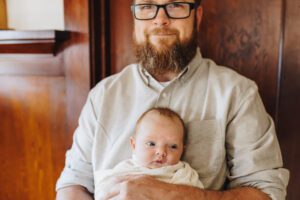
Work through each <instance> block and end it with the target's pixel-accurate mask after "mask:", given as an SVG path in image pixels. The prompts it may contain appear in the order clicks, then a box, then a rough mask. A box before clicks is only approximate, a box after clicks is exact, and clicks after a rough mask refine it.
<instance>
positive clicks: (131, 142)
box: [129, 136, 135, 151]
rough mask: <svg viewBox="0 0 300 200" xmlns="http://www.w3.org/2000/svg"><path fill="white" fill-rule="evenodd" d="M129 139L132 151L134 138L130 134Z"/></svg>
mask: <svg viewBox="0 0 300 200" xmlns="http://www.w3.org/2000/svg"><path fill="white" fill-rule="evenodd" d="M129 141H130V147H131V150H132V151H134V149H135V138H134V137H133V136H131V137H130V140H129Z"/></svg>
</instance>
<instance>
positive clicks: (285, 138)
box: [278, 0, 300, 200]
mask: <svg viewBox="0 0 300 200" xmlns="http://www.w3.org/2000/svg"><path fill="white" fill-rule="evenodd" d="M285 8H286V9H285V21H284V27H285V31H284V46H283V58H282V60H283V63H282V74H281V88H280V97H281V98H280V104H279V126H278V128H279V133H278V135H279V139H280V144H281V147H282V150H283V159H284V162H285V165H286V167H287V168H288V169H289V170H290V172H291V177H290V183H289V187H288V198H287V199H289V200H298V199H300V191H299V185H300V173H299V169H300V160H299V157H300V148H299V144H300V126H299V122H300V103H299V102H300V31H299V27H300V1H298V0H289V1H286V5H285Z"/></svg>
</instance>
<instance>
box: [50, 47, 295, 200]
mask: <svg viewBox="0 0 300 200" xmlns="http://www.w3.org/2000/svg"><path fill="white" fill-rule="evenodd" d="M154 106H160V107H168V108H171V109H172V110H174V111H176V112H177V113H178V114H180V116H181V117H182V118H183V119H184V121H185V123H186V126H187V129H188V142H187V148H186V151H185V154H184V157H183V160H184V161H186V162H188V163H189V164H190V165H191V166H192V167H193V168H194V169H196V170H197V172H198V174H199V177H200V180H201V182H202V183H203V185H204V187H205V188H206V189H214V190H221V189H226V188H234V187H239V186H252V187H256V188H259V189H261V190H262V191H263V192H265V193H267V194H269V195H270V197H271V198H272V199H276V200H277V199H278V200H282V199H285V195H286V186H287V182H288V177H289V173H288V171H287V170H285V169H283V168H282V165H283V164H282V158H281V152H280V148H279V144H278V140H277V137H276V133H275V128H274V123H273V121H272V119H271V118H270V117H269V115H268V114H267V113H266V111H265V108H264V106H263V103H262V101H261V98H260V96H259V94H258V90H257V86H256V85H255V83H254V82H253V81H251V80H249V79H247V78H245V77H243V76H241V75H239V74H237V73H236V72H234V71H232V70H230V69H228V68H225V67H221V66H217V65H216V64H215V63H214V62H213V61H211V60H209V59H204V58H202V57H201V54H200V52H199V51H198V52H197V55H196V56H195V58H194V59H193V60H192V61H191V63H190V64H189V65H188V66H187V67H186V69H185V70H184V71H183V72H182V73H181V74H180V75H179V76H178V77H177V78H175V79H174V80H172V81H171V82H170V83H169V84H168V85H167V86H165V85H162V84H161V83H159V82H157V81H156V80H155V79H154V78H153V77H151V75H149V74H148V73H147V72H145V70H142V68H141V67H140V66H139V65H138V64H132V65H129V66H127V67H126V68H125V69H124V70H123V71H122V72H120V73H118V74H116V75H113V76H111V77H108V78H106V79H104V80H102V81H101V82H100V83H99V84H98V85H97V86H96V87H95V88H93V89H92V90H91V92H90V94H89V96H88V99H87V102H86V104H85V106H84V108H83V110H82V113H81V116H80V119H79V126H78V128H77V129H76V131H75V134H74V141H73V145H72V148H71V149H70V150H69V151H68V152H67V154H66V165H65V168H64V170H63V172H62V174H61V177H60V178H59V180H58V182H57V186H56V187H57V189H59V188H62V187H65V186H70V185H82V186H84V187H86V188H87V189H88V190H89V191H90V192H92V193H93V192H94V172H95V171H98V170H104V169H111V168H113V167H114V166H115V165H116V164H117V163H119V162H120V161H122V160H125V159H128V158H130V157H131V153H130V147H129V137H130V136H131V135H132V134H133V133H134V127H135V123H136V120H137V119H138V117H139V116H140V115H141V114H142V113H143V112H144V111H146V110H148V109H149V108H150V107H154ZM226 180H227V184H225V181H226Z"/></svg>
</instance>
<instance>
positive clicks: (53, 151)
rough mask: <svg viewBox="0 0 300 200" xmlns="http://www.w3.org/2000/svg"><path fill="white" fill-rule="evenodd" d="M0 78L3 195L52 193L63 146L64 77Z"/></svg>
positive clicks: (0, 191) (43, 195) (42, 196)
mask: <svg viewBox="0 0 300 200" xmlns="http://www.w3.org/2000/svg"><path fill="white" fill-rule="evenodd" d="M0 82H1V87H0V116H1V120H0V137H1V140H0V163H1V170H0V194H1V199H6V200H15V199H32V200H33V199H45V200H47V199H49V200H50V199H54V185H55V182H56V178H57V177H58V175H59V173H60V170H61V168H62V164H63V162H61V161H62V160H63V159H64V153H65V148H66V142H65V140H66V138H65V136H64V135H65V134H64V133H65V131H66V120H65V89H64V88H65V87H64V84H65V81H64V78H63V77H55V78H44V77H12V76H0Z"/></svg>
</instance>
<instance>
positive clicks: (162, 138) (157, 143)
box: [130, 112, 184, 168]
mask: <svg viewBox="0 0 300 200" xmlns="http://www.w3.org/2000/svg"><path fill="white" fill-rule="evenodd" d="M183 133H184V130H183V127H182V125H181V123H180V121H179V120H178V119H176V118H175V119H174V118H173V119H172V118H169V117H165V116H161V115H159V114H158V113H155V112H154V113H153V112H152V113H151V112H150V113H148V114H147V115H146V116H144V118H143V119H142V121H141V122H140V124H139V125H138V127H137V130H136V134H135V135H136V136H135V138H131V140H130V143H131V148H132V151H133V154H134V155H135V157H136V159H137V162H138V163H139V165H141V166H144V167H148V168H158V167H163V166H167V165H174V164H177V163H178V161H179V160H180V157H181V154H182V152H183V146H184V145H183V137H184V136H183Z"/></svg>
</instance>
